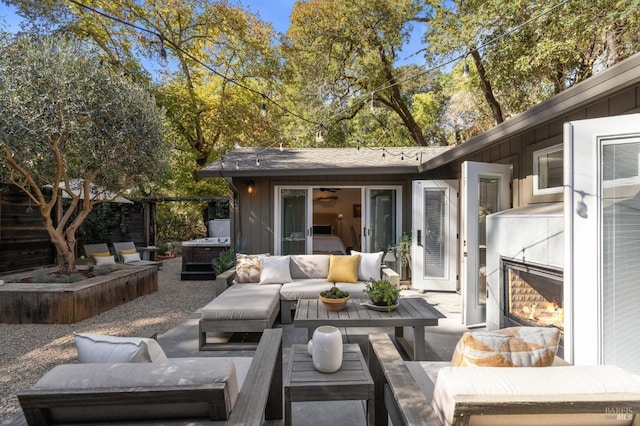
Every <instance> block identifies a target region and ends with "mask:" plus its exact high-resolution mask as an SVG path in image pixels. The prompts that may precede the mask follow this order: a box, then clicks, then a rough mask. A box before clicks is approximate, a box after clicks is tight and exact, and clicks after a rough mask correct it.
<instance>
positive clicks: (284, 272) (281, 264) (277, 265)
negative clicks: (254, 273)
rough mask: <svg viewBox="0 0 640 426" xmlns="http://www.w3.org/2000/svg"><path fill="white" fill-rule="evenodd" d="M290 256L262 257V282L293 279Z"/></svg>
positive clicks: (278, 282) (286, 281) (275, 282)
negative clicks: (290, 269)
mask: <svg viewBox="0 0 640 426" xmlns="http://www.w3.org/2000/svg"><path fill="white" fill-rule="evenodd" d="M289 259H290V258H289V256H267V257H263V258H261V259H260V263H261V266H260V268H261V270H260V284H282V283H288V282H289V281H291V272H290V271H289Z"/></svg>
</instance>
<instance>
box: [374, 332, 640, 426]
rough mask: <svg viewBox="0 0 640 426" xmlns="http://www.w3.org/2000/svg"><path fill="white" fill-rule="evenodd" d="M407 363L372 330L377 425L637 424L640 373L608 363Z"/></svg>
mask: <svg viewBox="0 0 640 426" xmlns="http://www.w3.org/2000/svg"><path fill="white" fill-rule="evenodd" d="M451 364H452V363H451V362H440V361H435V362H432V361H427V362H425V361H422V362H416V361H404V360H403V358H402V356H401V355H400V353H399V352H398V350H397V349H396V347H395V346H394V344H393V342H391V339H390V338H389V336H387V335H386V334H371V335H369V369H370V372H371V376H372V378H373V380H374V383H375V390H374V393H375V407H376V408H375V409H376V415H375V418H376V422H375V424H376V425H377V426H380V425H387V424H388V422H387V419H388V418H389V419H391V421H392V423H393V425H394V426H402V425H414V426H419V425H424V426H427V425H429V426H431V425H440V424H443V425H491V426H496V425H520V426H526V425H541V424H544V425H549V426H551V425H567V426H568V425H572V426H577V425H596V424H597V425H636V424H638V421H639V420H640V415H639V414H638V413H640V377H639V376H636V375H633V374H629V373H627V372H625V371H624V370H622V369H620V368H618V367H614V366H608V365H589V366H573V365H570V364H569V363H567V362H565V361H564V360H562V359H561V358H558V357H555V358H554V360H553V363H552V364H551V365H550V366H547V367H462V366H452V365H451Z"/></svg>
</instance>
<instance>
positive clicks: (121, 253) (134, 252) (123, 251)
mask: <svg viewBox="0 0 640 426" xmlns="http://www.w3.org/2000/svg"><path fill="white" fill-rule="evenodd" d="M137 252H138V250H136V249H134V248H132V249H126V250H120V251H119V252H118V254H119V255H120V256H122V255H123V254H136V253H137Z"/></svg>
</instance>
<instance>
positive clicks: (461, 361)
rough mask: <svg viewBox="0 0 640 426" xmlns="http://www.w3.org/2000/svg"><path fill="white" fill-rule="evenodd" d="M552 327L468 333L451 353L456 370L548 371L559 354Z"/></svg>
mask: <svg viewBox="0 0 640 426" xmlns="http://www.w3.org/2000/svg"><path fill="white" fill-rule="evenodd" d="M559 342H560V330H558V329H557V328H554V327H509V328H503V329H502V330H496V331H484V330H479V331H467V332H465V333H464V334H463V335H462V337H461V338H460V340H459V341H458V344H457V345H456V348H455V350H454V352H453V359H452V360H451V365H452V366H455V367H549V366H550V365H551V364H553V360H554V358H555V356H556V352H557V351H558V343H559Z"/></svg>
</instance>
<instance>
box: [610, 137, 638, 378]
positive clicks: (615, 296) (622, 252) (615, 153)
mask: <svg viewBox="0 0 640 426" xmlns="http://www.w3.org/2000/svg"><path fill="white" fill-rule="evenodd" d="M638 152H640V142H634V143H617V144H611V145H605V146H603V148H602V176H603V177H604V182H603V186H602V188H601V193H602V194H603V196H602V209H603V211H602V221H603V223H602V233H603V235H602V243H603V250H602V255H603V259H602V262H603V284H602V298H603V300H602V302H603V304H602V309H603V313H602V314H603V315H602V322H603V324H602V326H603V333H602V336H603V342H602V343H603V344H602V348H603V352H604V353H603V356H604V359H603V362H604V363H605V364H613V365H616V366H618V367H621V368H624V369H626V370H628V371H630V372H631V373H635V374H638V373H640V365H639V364H638V362H637V356H638V353H639V352H640V329H639V328H638V321H639V320H640V311H639V310H638V306H640V291H639V290H638V289H639V287H638V276H640V256H639V255H638V253H639V250H640V196H639V195H638V194H639V192H640V183H639V181H638V179H637V178H636V179H634V178H635V177H637V176H638ZM614 179H615V180H614Z"/></svg>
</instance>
